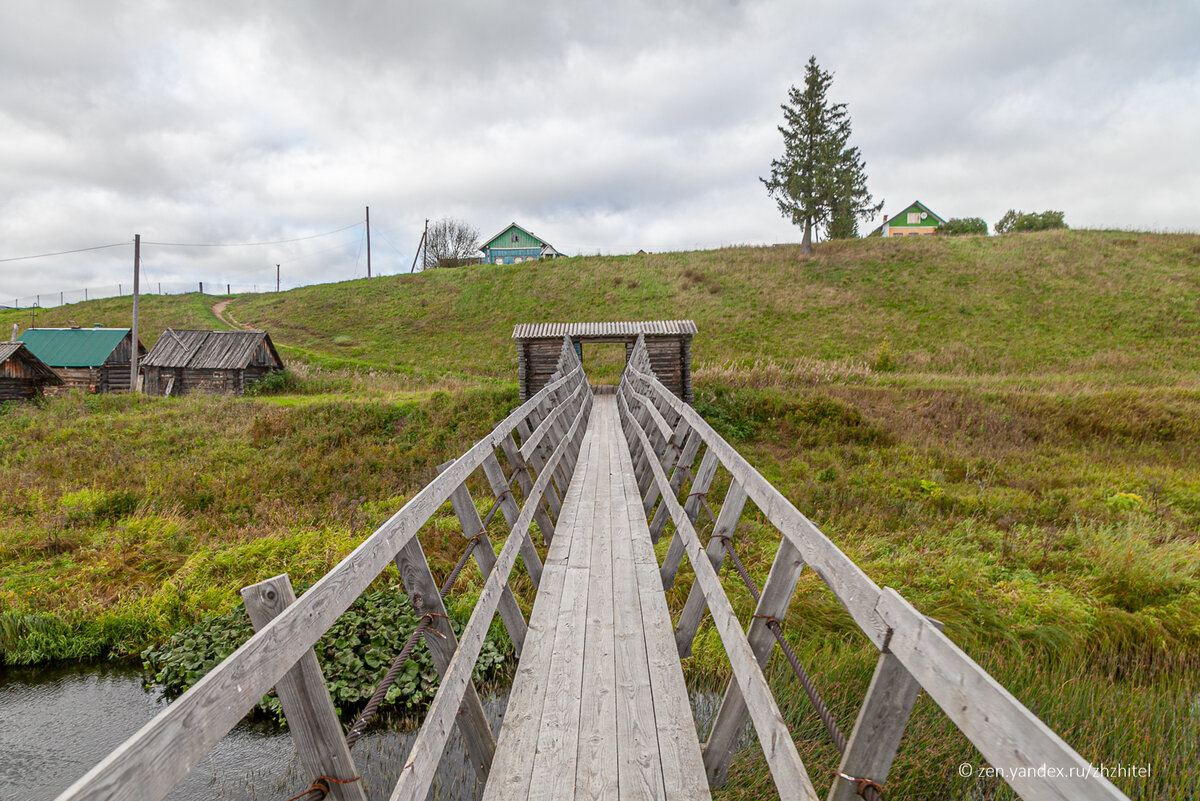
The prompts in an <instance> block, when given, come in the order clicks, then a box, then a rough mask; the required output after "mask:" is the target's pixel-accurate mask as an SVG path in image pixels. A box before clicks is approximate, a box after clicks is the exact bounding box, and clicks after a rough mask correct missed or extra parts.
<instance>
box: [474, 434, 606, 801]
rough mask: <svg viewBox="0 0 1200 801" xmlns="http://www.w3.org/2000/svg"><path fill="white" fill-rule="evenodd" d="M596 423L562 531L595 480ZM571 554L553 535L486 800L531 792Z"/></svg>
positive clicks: (520, 796) (565, 539) (565, 543)
mask: <svg viewBox="0 0 1200 801" xmlns="http://www.w3.org/2000/svg"><path fill="white" fill-rule="evenodd" d="M593 425H595V423H594V421H590V422H589V426H588V429H589V437H588V438H587V439H585V441H584V447H583V453H584V455H585V458H584V464H585V466H586V467H585V469H584V470H580V471H579V472H578V473H577V474H576V476H575V478H574V480H573V481H572V482H571V486H570V487H569V488H568V490H567V501H566V504H565V506H564V511H563V516H562V520H561V523H562V524H563V527H564V529H569V528H570V527H571V526H573V525H574V521H575V516H576V515H577V514H578V513H579V507H580V501H581V497H580V496H581V494H582V491H583V486H584V484H585V482H587V481H589V480H592V479H591V478H590V477H589V470H591V469H594V468H593V467H592V457H591V449H592V448H593V447H594V446H595V440H594V438H593V437H591V436H590V433H591V431H590V430H591V428H592V426H593ZM570 553H571V537H570V536H563V537H560V538H555V540H554V542H553V543H551V545H550V550H549V552H548V553H547V554H546V563H545V569H544V572H543V582H542V587H541V589H540V590H539V591H538V594H537V598H536V599H535V600H534V602H533V611H532V612H531V613H530V615H529V631H528V634H527V635H526V640H525V642H526V647H525V653H524V655H522V657H521V661H520V663H519V664H518V665H517V672H516V675H515V676H514V677H513V686H512V691H511V692H510V694H509V698H508V707H507V709H506V711H505V713H504V724H503V727H502V729H501V731H500V740H499V742H498V744H497V752H496V759H495V760H494V761H493V763H492V776H491V778H490V779H489V780H488V783H487V786H486V787H485V788H484V799H485V801H499V800H500V799H523V798H525V797H526V796H527V795H528V792H529V777H530V773H531V771H532V768H533V759H534V753H535V749H536V746H537V727H538V724H539V722H540V721H541V717H542V708H543V706H544V703H545V698H546V691H545V687H546V681H547V680H548V677H549V671H550V659H551V657H552V656H553V653H554V634H555V630H554V624H555V623H556V622H557V620H558V607H559V605H560V602H561V598H562V591H563V583H564V580H565V578H566V573H567V570H566V566H567V561H568V560H569V559H570Z"/></svg>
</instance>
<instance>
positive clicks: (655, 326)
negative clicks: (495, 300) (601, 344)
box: [513, 320, 697, 339]
mask: <svg viewBox="0 0 1200 801" xmlns="http://www.w3.org/2000/svg"><path fill="white" fill-rule="evenodd" d="M696 332H697V329H696V324H695V323H694V322H692V321H691V320H635V321H629V322H604V323H521V324H520V325H517V326H515V327H514V328H513V339H562V338H563V337H564V336H568V337H571V338H572V339H576V338H579V337H632V338H634V339H637V335H638V334H646V335H647V336H654V335H672V334H676V335H686V336H694V335H695V334H696Z"/></svg>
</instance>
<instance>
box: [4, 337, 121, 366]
mask: <svg viewBox="0 0 1200 801" xmlns="http://www.w3.org/2000/svg"><path fill="white" fill-rule="evenodd" d="M127 336H129V329H128V328H30V329H28V330H27V331H25V333H23V334H21V341H22V342H24V343H25V347H27V348H29V351H30V352H31V353H32V354H33V355H34V356H37V357H38V358H39V359H41V360H42V361H43V362H45V363H46V364H48V365H50V366H51V367H99V366H100V365H102V364H104V362H105V361H107V359H108V357H109V356H111V355H112V352H113V351H114V350H115V349H116V347H117V345H119V344H121V340H122V339H124V338H125V337H127Z"/></svg>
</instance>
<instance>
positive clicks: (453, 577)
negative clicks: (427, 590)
mask: <svg viewBox="0 0 1200 801" xmlns="http://www.w3.org/2000/svg"><path fill="white" fill-rule="evenodd" d="M485 534H487V529H484V530H483V531H481V532H479V533H478V534H476V535H475V536H474V537H471V539H469V540H467V549H466V550H465V551H463V555H462V556H460V557H458V563H457V564H455V565H454V568H453V569H452V570H451V571H450V575H448V576H446V580H445V581H444V582H442V589H441V591H440V592H438V595H439V596H440V597H441V599H442V600H443V601H444V600H446V596H447V595H449V594H450V590H451V589H452V588H453V587H454V582H456V581H458V574H459V573H461V572H462V569H463V566H464V565H466V564H467V558H468V557H470V556H471V551H473V550H475V546H476V545H478V544H479V541H480V539H482V538H483V536H484V535H485Z"/></svg>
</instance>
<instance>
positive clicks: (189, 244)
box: [142, 221, 362, 248]
mask: <svg viewBox="0 0 1200 801" xmlns="http://www.w3.org/2000/svg"><path fill="white" fill-rule="evenodd" d="M360 225H362V222H361V221H360V222H356V223H351V224H350V225H343V226H342V227H341V228H335V229H334V230H332V231H326V232H325V233H323V234H312V235H311V236H299V237H296V238H295V239H277V240H275V241H273V242H143V243H142V244H143V245H157V246H159V247H169V248H248V247H256V246H258V245H287V244H290V243H292V242H303V241H305V240H307V239H318V238H320V237H323V236H332V235H333V234H339V233H341V232H342V231H348V230H350V229H351V228H357V227H359V226H360Z"/></svg>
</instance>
